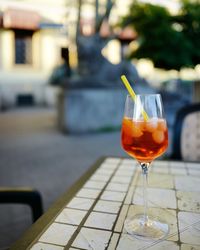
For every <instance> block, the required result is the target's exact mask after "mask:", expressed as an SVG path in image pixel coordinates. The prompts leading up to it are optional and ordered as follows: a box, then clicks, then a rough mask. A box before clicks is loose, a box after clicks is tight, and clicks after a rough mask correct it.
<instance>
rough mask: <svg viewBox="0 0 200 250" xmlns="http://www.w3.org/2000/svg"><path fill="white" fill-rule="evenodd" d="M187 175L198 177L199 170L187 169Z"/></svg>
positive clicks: (199, 174)
mask: <svg viewBox="0 0 200 250" xmlns="http://www.w3.org/2000/svg"><path fill="white" fill-rule="evenodd" d="M188 173H189V174H190V175H194V176H200V168H199V169H193V168H190V169H188Z"/></svg>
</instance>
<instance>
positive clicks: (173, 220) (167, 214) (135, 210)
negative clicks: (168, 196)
mask: <svg viewBox="0 0 200 250" xmlns="http://www.w3.org/2000/svg"><path fill="white" fill-rule="evenodd" d="M143 213H144V207H143V206H136V205H131V206H130V207H129V210H128V214H127V218H132V217H134V216H135V215H138V214H143ZM147 213H148V215H149V216H152V217H153V218H154V219H156V220H158V221H164V222H166V223H167V224H168V225H169V227H170V230H169V235H168V237H167V240H170V241H177V240H178V220H177V215H176V211H175V210H172V209H163V208H151V207H150V208H148V211H147Z"/></svg>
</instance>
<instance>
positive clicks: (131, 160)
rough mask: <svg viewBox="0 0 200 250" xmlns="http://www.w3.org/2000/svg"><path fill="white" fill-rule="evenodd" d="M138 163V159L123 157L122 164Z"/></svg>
mask: <svg viewBox="0 0 200 250" xmlns="http://www.w3.org/2000/svg"><path fill="white" fill-rule="evenodd" d="M136 163H137V161H136V160H133V159H123V160H122V163H121V165H122V164H136Z"/></svg>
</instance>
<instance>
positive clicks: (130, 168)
mask: <svg viewBox="0 0 200 250" xmlns="http://www.w3.org/2000/svg"><path fill="white" fill-rule="evenodd" d="M137 167H139V164H138V165H137V166H136V165H135V164H134V165H120V167H119V168H118V169H119V170H121V171H128V172H129V173H132V172H133V170H135V169H136V168H137Z"/></svg>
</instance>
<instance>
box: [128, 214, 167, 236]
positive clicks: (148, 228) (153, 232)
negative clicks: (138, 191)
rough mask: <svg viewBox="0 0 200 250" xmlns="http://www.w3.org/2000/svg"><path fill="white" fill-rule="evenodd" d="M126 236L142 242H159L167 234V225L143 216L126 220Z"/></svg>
mask: <svg viewBox="0 0 200 250" xmlns="http://www.w3.org/2000/svg"><path fill="white" fill-rule="evenodd" d="M124 228H125V230H126V231H127V233H128V234H130V235H132V236H134V237H136V238H138V239H142V240H160V239H163V238H165V237H166V236H167V235H168V234H169V225H168V224H167V223H166V222H163V221H161V220H158V219H157V218H153V217H151V216H148V219H147V220H145V217H144V215H143V214H139V215H136V216H134V217H132V218H128V219H126V220H125V222H124Z"/></svg>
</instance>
